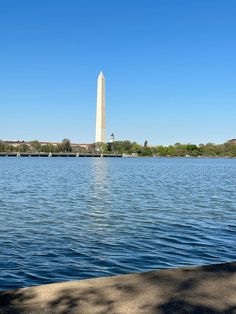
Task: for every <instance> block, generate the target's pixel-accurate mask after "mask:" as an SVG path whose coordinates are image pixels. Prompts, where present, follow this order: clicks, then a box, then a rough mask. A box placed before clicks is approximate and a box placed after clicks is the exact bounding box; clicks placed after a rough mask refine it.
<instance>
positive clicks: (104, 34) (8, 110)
mask: <svg viewBox="0 0 236 314" xmlns="http://www.w3.org/2000/svg"><path fill="white" fill-rule="evenodd" d="M0 43H1V46H0V47H1V48H0V109H1V111H0V116H1V120H0V121H1V122H0V138H1V139H25V140H33V139H39V140H50V141H61V140H62V139H63V138H64V137H66V138H70V139H71V140H72V141H73V142H80V143H87V142H93V141H94V138H95V134H94V133H95V107H96V81H97V76H98V74H99V72H100V70H102V71H103V73H104V75H105V77H106V87H107V91H106V96H107V131H108V135H109V134H110V133H111V132H114V134H115V136H116V139H117V140H118V139H121V140H123V139H130V140H132V141H137V142H139V143H143V142H144V140H146V139H147V140H148V142H149V143H150V144H174V143H175V142H183V143H190V142H192V143H196V144H198V143H206V142H215V143H221V142H224V141H226V140H227V139H230V138H236V122H235V120H236V1H235V0H117V1H111V0H99V1H98V0H34V1H32V0H20V1H19V0H7V1H1V2H0Z"/></svg>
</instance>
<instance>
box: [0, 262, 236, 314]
mask: <svg viewBox="0 0 236 314" xmlns="http://www.w3.org/2000/svg"><path fill="white" fill-rule="evenodd" d="M0 313H1V314H2V313H28V314H29V313H33V314H34V313H36V314H38V313H44V314H46V313H55V314H62V313H65V314H67V313H82V314H86V313H89V314H90V313H117V314H118V313H122V314H123V313H124V314H126V313H138V314H139V313H148V314H149V313H150V314H152V313H168V314H169V313H236V262H235V263H225V264H219V265H211V266H203V267H195V268H180V269H173V270H163V271H152V272H146V273H139V274H131V275H123V276H115V277H106V278H96V279H90V280H81V281H77V282H65V283H56V284H50V285H45V286H38V287H32V288H24V289H17V290H13V291H2V292H0Z"/></svg>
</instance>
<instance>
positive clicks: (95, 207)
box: [0, 157, 236, 290]
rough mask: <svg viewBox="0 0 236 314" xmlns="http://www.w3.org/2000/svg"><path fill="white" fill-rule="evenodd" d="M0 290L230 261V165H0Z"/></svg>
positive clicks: (235, 186)
mask: <svg viewBox="0 0 236 314" xmlns="http://www.w3.org/2000/svg"><path fill="white" fill-rule="evenodd" d="M0 217H1V224H0V289H1V290H3V289H12V288H17V287H24V286H32V285H38V284H45V283H50V282H56V281H66V280H77V279H83V278H90V277H97V276H108V275H114V274H123V273H130V272H139V271H147V270H151V269H160V268H169V267H176V266H183V265H199V264H208V263H218V262H224V261H231V260H236V159H190V158H189V159H181V158H175V159H174V158H173V159H168V158H163V159H162V158H130V159H129V158H117V159H116V158H114V159H113V158H111V159H110V158H10V157H8V158H7V157H2V158H1V159H0Z"/></svg>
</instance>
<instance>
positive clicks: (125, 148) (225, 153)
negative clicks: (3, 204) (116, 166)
mask: <svg viewBox="0 0 236 314" xmlns="http://www.w3.org/2000/svg"><path fill="white" fill-rule="evenodd" d="M0 152H27V153H28V152H32V153H39V152H45V153H50V152H51V153H63V152H66V153H68V152H74V153H108V154H127V155H132V154H133V155H136V156H162V157H165V156H168V157H186V156H190V157H199V156H200V157H236V143H235V142H232V141H228V142H226V143H224V144H213V143H208V144H200V145H195V144H181V143H176V144H174V145H169V146H163V145H158V146H149V145H148V143H147V141H145V142H144V144H143V145H140V144H137V143H136V142H131V141H128V140H126V141H115V142H113V143H107V144H105V143H96V144H95V143H94V144H90V145H88V147H87V149H86V148H84V147H80V146H73V147H72V146H71V142H70V140H69V139H64V140H62V142H61V143H59V144H57V145H52V144H50V143H49V144H40V142H39V141H37V140H35V141H32V142H27V144H26V143H22V144H20V145H18V146H13V145H9V144H7V143H6V142H3V141H0Z"/></svg>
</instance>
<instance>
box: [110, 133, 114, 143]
mask: <svg viewBox="0 0 236 314" xmlns="http://www.w3.org/2000/svg"><path fill="white" fill-rule="evenodd" d="M114 141H115V135H114V133H111V136H110V143H113V142H114Z"/></svg>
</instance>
